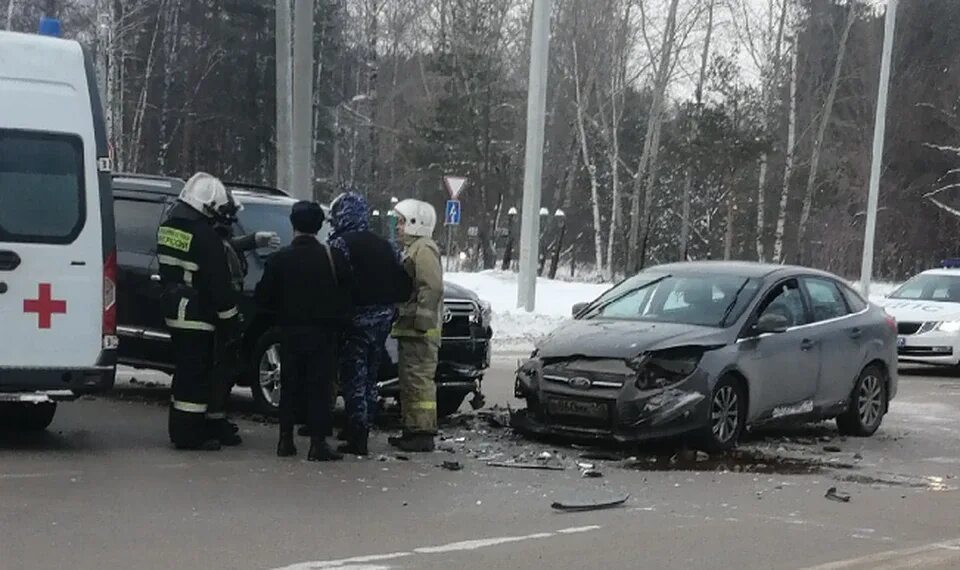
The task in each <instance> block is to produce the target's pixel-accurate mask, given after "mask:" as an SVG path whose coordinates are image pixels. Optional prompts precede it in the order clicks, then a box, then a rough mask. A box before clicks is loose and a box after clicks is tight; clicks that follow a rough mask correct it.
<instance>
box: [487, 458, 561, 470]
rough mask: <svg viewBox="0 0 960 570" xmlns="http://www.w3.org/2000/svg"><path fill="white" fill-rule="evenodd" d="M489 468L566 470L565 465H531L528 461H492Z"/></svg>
mask: <svg viewBox="0 0 960 570" xmlns="http://www.w3.org/2000/svg"><path fill="white" fill-rule="evenodd" d="M487 466H488V467H507V468H512V469H541V470H543V471H563V470H564V469H566V468H565V467H564V466H563V465H557V464H555V463H530V462H528V461H515V460H511V461H491V462H489V463H487Z"/></svg>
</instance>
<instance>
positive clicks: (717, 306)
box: [582, 273, 760, 327]
mask: <svg viewBox="0 0 960 570" xmlns="http://www.w3.org/2000/svg"><path fill="white" fill-rule="evenodd" d="M759 285H760V282H759V280H757V279H746V278H744V277H738V276H734V275H694V274H684V275H667V274H662V273H660V274H657V273H641V274H640V275H637V276H636V277H633V278H632V279H628V280H626V281H624V282H623V283H621V284H619V285H617V286H616V287H614V288H613V289H611V290H610V291H607V292H606V293H604V295H603V296H602V297H600V298H599V299H597V301H595V302H594V303H593V305H592V306H591V307H590V308H589V309H588V310H587V312H586V313H584V315H583V317H582V318H585V319H616V320H629V321H651V322H663V323H679V324H688V325H698V326H707V327H725V326H729V325H730V324H732V323H733V322H735V321H736V320H737V319H738V318H739V317H740V315H741V314H743V311H744V309H746V307H747V305H748V304H749V303H750V301H751V300H752V299H753V296H754V295H755V294H756V292H757V289H758V288H759Z"/></svg>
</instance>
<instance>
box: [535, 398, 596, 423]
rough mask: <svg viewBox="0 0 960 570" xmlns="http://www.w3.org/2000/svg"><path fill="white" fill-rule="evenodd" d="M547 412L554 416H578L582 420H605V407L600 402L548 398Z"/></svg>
mask: <svg viewBox="0 0 960 570" xmlns="http://www.w3.org/2000/svg"><path fill="white" fill-rule="evenodd" d="M547 412H548V413H550V415H554V416H580V417H584V418H594V419H605V418H606V417H607V405H606V404H604V403H601V402H583V401H580V400H567V399H562V398H550V399H548V400H547Z"/></svg>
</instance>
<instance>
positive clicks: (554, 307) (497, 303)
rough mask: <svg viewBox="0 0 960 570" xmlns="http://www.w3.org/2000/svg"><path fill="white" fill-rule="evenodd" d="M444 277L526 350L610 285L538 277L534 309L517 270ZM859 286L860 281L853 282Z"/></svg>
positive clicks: (509, 343)
mask: <svg viewBox="0 0 960 570" xmlns="http://www.w3.org/2000/svg"><path fill="white" fill-rule="evenodd" d="M445 278H446V279H447V280H449V281H451V282H453V283H456V284H458V285H461V286H463V287H466V288H468V289H471V290H473V291H475V292H476V293H477V295H479V296H480V298H481V299H483V300H485V301H487V302H489V303H490V305H491V307H492V308H493V340H494V343H495V345H496V346H497V348H498V349H500V350H508V351H517V352H524V351H528V350H530V349H531V348H532V347H533V344H534V343H535V342H536V341H537V340H538V339H540V338H542V337H543V336H545V335H547V334H549V333H550V332H551V331H553V329H554V328H556V327H557V326H558V325H559V324H560V323H562V322H563V321H564V320H566V319H568V318H570V311H571V309H572V308H573V305H575V304H576V303H580V302H586V301H592V300H594V299H596V298H597V297H599V296H600V294H601V293H603V292H604V291H606V290H607V289H608V288H609V287H610V285H609V284H604V283H575V282H570V281H554V280H551V279H545V278H539V279H537V303H536V309H535V310H534V312H533V313H527V312H526V311H524V310H522V309H517V274H516V273H512V272H503V271H483V272H480V273H448V274H446V275H445ZM853 286H854V287H857V286H858V284H857V283H853ZM896 287H897V285H896V284H894V283H873V284H872V285H871V288H870V299H871V300H872V301H876V300H878V299H880V298H882V297H883V296H884V295H886V294H888V293H890V292H891V291H893V290H894V289H895V288H896Z"/></svg>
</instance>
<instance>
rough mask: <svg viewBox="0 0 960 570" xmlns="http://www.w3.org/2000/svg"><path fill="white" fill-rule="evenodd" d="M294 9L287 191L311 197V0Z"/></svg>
mask: <svg viewBox="0 0 960 570" xmlns="http://www.w3.org/2000/svg"><path fill="white" fill-rule="evenodd" d="M293 7H294V12H293V167H292V171H293V172H292V176H293V178H292V180H291V182H290V188H289V191H290V194H291V195H293V196H295V197H297V198H299V199H301V200H313V146H312V144H311V142H312V140H313V2H311V1H310V0H295V2H294V6H293Z"/></svg>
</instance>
